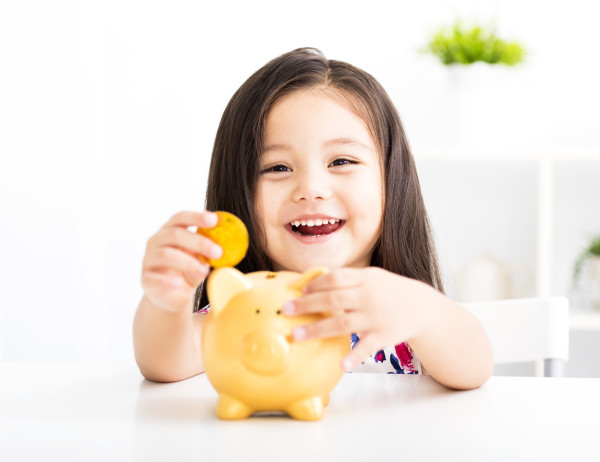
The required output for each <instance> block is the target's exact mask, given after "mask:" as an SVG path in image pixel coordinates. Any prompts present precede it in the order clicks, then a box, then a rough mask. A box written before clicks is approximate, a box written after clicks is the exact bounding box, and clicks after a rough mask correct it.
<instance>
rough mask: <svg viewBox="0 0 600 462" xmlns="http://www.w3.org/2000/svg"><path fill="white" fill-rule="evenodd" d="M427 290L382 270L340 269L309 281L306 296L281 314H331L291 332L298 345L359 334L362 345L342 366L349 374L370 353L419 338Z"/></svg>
mask: <svg viewBox="0 0 600 462" xmlns="http://www.w3.org/2000/svg"><path fill="white" fill-rule="evenodd" d="M427 290H434V289H432V288H431V287H429V286H427V285H426V284H424V283H421V282H419V281H415V280H413V279H409V278H406V277H403V276H399V275H397V274H395V273H391V272H389V271H385V270H383V269H381V268H375V267H369V268H343V269H339V270H335V271H332V272H331V273H328V274H324V275H322V276H319V277H318V278H316V279H314V280H313V281H311V282H310V283H309V284H308V285H307V286H306V288H305V290H304V295H303V296H302V297H300V298H298V299H296V300H294V301H291V302H288V303H286V304H285V305H284V308H283V310H284V313H285V314H287V315H300V314H306V313H322V312H330V313H332V314H333V315H334V316H331V317H328V318H327V319H324V320H322V321H318V322H315V323H312V324H308V325H306V326H302V327H297V328H295V329H294V332H293V335H294V338H295V339H296V340H308V339H311V338H321V337H335V336H339V335H348V336H350V335H351V334H352V333H358V334H359V335H360V341H359V342H358V343H357V344H356V346H355V347H354V350H353V351H352V352H351V353H350V354H349V355H348V356H346V358H344V361H343V363H342V367H343V368H344V369H345V370H351V369H352V368H353V367H354V366H356V365H357V364H360V362H361V361H363V360H364V359H365V358H366V357H367V356H368V355H369V354H372V353H373V352H375V351H377V350H379V349H381V348H384V347H386V346H388V345H396V344H399V343H402V342H405V341H407V340H410V339H411V338H413V337H414V336H416V335H418V334H419V333H420V331H421V329H422V324H423V322H422V314H423V311H420V310H422V309H423V307H422V306H421V302H420V300H422V296H423V294H424V293H426V292H425V291H427Z"/></svg>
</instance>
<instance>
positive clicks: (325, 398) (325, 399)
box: [323, 395, 329, 406]
mask: <svg viewBox="0 0 600 462" xmlns="http://www.w3.org/2000/svg"><path fill="white" fill-rule="evenodd" d="M328 404H329V395H323V406H327V405H328Z"/></svg>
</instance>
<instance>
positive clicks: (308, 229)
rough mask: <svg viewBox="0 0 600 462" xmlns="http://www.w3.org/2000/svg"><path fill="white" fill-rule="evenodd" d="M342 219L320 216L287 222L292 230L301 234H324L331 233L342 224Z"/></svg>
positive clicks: (316, 235)
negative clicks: (320, 217) (313, 218)
mask: <svg viewBox="0 0 600 462" xmlns="http://www.w3.org/2000/svg"><path fill="white" fill-rule="evenodd" d="M344 223H345V221H344V220H339V219H334V218H327V219H326V218H322V219H319V218H317V219H315V220H296V221H292V222H291V223H289V226H290V227H291V229H292V231H293V232H295V233H296V234H299V235H301V236H314V237H318V236H325V235H327V234H331V233H333V232H335V231H337V230H338V229H340V228H341V227H342V226H343V225H344Z"/></svg>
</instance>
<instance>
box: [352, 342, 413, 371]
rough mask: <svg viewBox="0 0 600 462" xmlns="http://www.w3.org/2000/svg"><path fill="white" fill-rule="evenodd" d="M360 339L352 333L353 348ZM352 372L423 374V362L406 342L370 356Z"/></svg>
mask: <svg viewBox="0 0 600 462" xmlns="http://www.w3.org/2000/svg"><path fill="white" fill-rule="evenodd" d="M359 341H360V337H359V336H358V335H357V334H352V340H351V342H352V348H354V345H356V343H357V342H359ZM352 372H379V373H387V374H422V370H421V362H420V361H419V359H418V358H417V357H416V356H415V354H414V353H413V351H412V350H411V349H410V347H409V346H408V345H407V344H406V343H400V344H399V345H395V346H389V347H386V348H384V349H382V350H379V351H377V352H376V353H375V354H374V355H371V356H369V357H368V358H367V359H366V360H365V361H363V363H362V364H359V365H358V366H356V367H355V368H354V369H352Z"/></svg>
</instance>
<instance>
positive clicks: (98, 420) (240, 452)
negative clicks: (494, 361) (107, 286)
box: [0, 363, 600, 462]
mask: <svg viewBox="0 0 600 462" xmlns="http://www.w3.org/2000/svg"><path fill="white" fill-rule="evenodd" d="M216 399H217V394H216V392H215V391H214V390H213V389H212V387H211V386H210V383H209V382H208V380H207V378H206V376H205V375H199V376H196V377H193V378H191V379H188V380H184V381H182V382H178V383H171V384H158V383H152V382H148V381H146V380H144V379H143V378H142V376H141V375H140V374H139V372H138V371H137V370H136V369H133V368H132V369H124V370H114V369H103V368H92V367H83V366H69V365H44V364H16V363H0V460H2V461H11V462H15V461H36V460H40V461H42V460H43V461H45V462H47V461H53V460H60V461H71V460H73V461H82V460H85V461H94V460H99V461H100V460H101V461H120V460H124V461H129V460H140V461H155V460H156V461H167V460H173V461H187V460H190V461H191V460H194V461H213V460H223V461H237V460H244V461H249V460H250V461H252V460H261V461H268V460H277V461H289V460H303V461H306V460H308V461H309V462H313V461H319V460H326V461H332V460H333V461H336V460H346V461H347V460H361V459H362V460H444V461H447V460H460V461H468V460H473V461H485V460H501V461H507V460H510V461H515V460H528V461H531V460H539V461H544V462H546V461H553V460H557V461H558V460H560V461H567V460H568V461H580V460H596V461H600V379H576V378H538V377H492V378H491V379H490V380H489V381H488V382H487V383H486V384H485V385H484V386H483V387H481V388H479V389H476V390H470V391H452V390H448V389H446V388H445V387H443V386H441V385H439V384H438V383H437V382H435V381H434V380H433V379H431V378H430V377H423V376H411V375H386V374H358V373H354V374H345V375H344V377H343V378H342V380H341V381H340V383H339V384H338V386H337V387H336V388H335V389H334V390H333V392H332V393H331V401H330V404H329V406H328V407H327V409H326V412H325V416H324V417H323V419H322V420H320V421H316V422H301V421H296V420H293V419H290V418H288V417H285V416H268V417H266V416H261V417H252V418H250V419H246V420H242V421H221V420H218V419H217V418H216V417H215V405H216Z"/></svg>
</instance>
